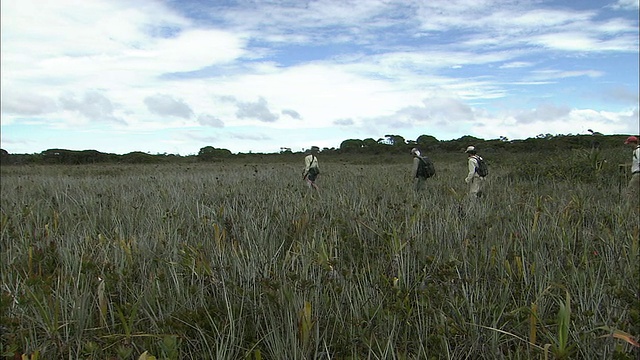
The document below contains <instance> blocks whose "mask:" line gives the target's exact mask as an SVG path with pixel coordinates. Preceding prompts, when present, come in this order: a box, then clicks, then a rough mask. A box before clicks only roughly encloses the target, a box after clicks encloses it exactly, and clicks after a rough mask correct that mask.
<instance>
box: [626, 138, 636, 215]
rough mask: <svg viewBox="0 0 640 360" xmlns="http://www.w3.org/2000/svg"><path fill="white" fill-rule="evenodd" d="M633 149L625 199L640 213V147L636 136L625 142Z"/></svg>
mask: <svg viewBox="0 0 640 360" xmlns="http://www.w3.org/2000/svg"><path fill="white" fill-rule="evenodd" d="M624 143H625V144H628V145H629V146H631V148H633V155H632V158H631V180H629V184H628V185H627V189H626V190H625V198H626V199H627V201H628V202H629V205H631V206H634V207H636V210H638V211H639V212H640V206H638V205H639V204H638V202H639V201H640V199H639V197H640V145H639V144H638V138H637V137H635V136H629V137H628V138H627V140H626V141H625V142H624Z"/></svg>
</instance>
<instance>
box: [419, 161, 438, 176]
mask: <svg viewBox="0 0 640 360" xmlns="http://www.w3.org/2000/svg"><path fill="white" fill-rule="evenodd" d="M418 159H420V162H419V163H418V171H417V172H416V176H417V177H422V178H430V177H432V176H433V175H435V174H436V167H435V166H434V165H433V161H431V159H429V158H428V157H426V156H418Z"/></svg>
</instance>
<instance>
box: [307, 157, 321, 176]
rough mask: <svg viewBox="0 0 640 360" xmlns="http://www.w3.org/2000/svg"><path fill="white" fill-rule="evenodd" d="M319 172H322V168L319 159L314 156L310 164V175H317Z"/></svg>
mask: <svg viewBox="0 0 640 360" xmlns="http://www.w3.org/2000/svg"><path fill="white" fill-rule="evenodd" d="M318 174H320V169H318V160H317V159H316V158H315V156H314V157H313V159H312V160H311V164H310V165H309V175H310V176H313V177H315V176H318Z"/></svg>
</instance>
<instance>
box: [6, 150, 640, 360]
mask: <svg viewBox="0 0 640 360" xmlns="http://www.w3.org/2000/svg"><path fill="white" fill-rule="evenodd" d="M486 155H487V156H485V157H486V158H487V159H488V160H489V163H490V166H491V174H490V176H489V179H488V180H487V181H486V191H485V193H486V196H485V197H484V198H482V199H479V200H477V201H469V200H468V199H466V198H465V196H464V195H465V184H464V183H463V178H464V176H465V171H466V162H465V160H466V159H465V157H464V155H459V154H457V155H446V156H445V155H441V156H436V157H435V159H434V160H435V161H436V167H437V169H438V174H437V176H436V177H435V178H432V179H430V180H429V181H428V184H427V185H428V188H427V189H426V190H425V191H424V192H422V193H418V194H416V193H415V192H414V191H413V189H412V182H411V179H409V178H408V173H409V170H410V167H411V158H410V157H409V156H408V155H407V156H406V157H398V158H396V159H391V161H387V162H388V163H386V164H380V163H378V164H366V163H365V162H363V163H361V164H358V163H357V162H355V163H354V162H344V161H340V160H339V159H337V158H336V159H332V160H331V161H323V158H322V155H320V156H319V159H320V163H321V170H322V174H321V175H320V179H319V181H318V184H319V186H320V188H321V189H320V192H319V193H317V194H314V193H312V192H311V191H310V190H309V189H307V188H306V187H305V184H304V182H303V181H302V180H301V175H300V173H301V166H302V159H300V162H299V163H297V162H296V163H273V164H267V165H255V164H240V163H228V164H221V163H217V164H190V165H186V164H181V165H168V164H167V165H145V166H142V165H141V166H133V165H102V166H91V165H85V166H3V167H2V169H1V175H2V192H1V195H2V196H1V214H0V216H1V217H0V245H1V252H0V260H1V261H0V266H1V270H2V273H1V280H2V283H1V286H2V288H1V295H2V298H1V299H2V302H1V321H0V322H1V326H2V341H1V346H2V349H0V350H1V352H2V354H1V355H2V356H4V357H5V358H10V359H13V358H20V356H21V355H23V354H25V356H26V357H23V358H26V359H38V358H39V359H137V358H143V359H144V358H147V359H149V358H153V357H156V358H159V359H545V358H549V359H568V358H580V359H591V358H593V359H612V358H614V359H637V358H638V356H639V354H640V352H639V349H638V347H637V346H635V345H634V341H635V340H634V339H633V338H632V337H631V336H634V337H635V339H637V338H638V335H640V315H639V310H640V289H639V283H640V273H639V272H640V270H639V266H640V257H639V245H638V238H639V231H640V224H639V220H638V217H637V215H636V214H633V213H632V212H631V211H630V210H629V208H628V207H627V206H625V203H624V201H622V199H621V197H620V182H621V181H622V179H621V177H620V176H619V174H618V169H617V164H618V163H619V162H624V160H627V159H626V157H625V156H626V155H629V156H630V154H627V153H626V152H615V153H614V152H612V153H611V154H604V153H603V154H599V155H598V157H594V156H593V154H591V153H587V152H576V151H573V152H567V153H563V154H562V153H561V154H556V155H553V156H548V157H537V158H536V157H534V156H523V155H506V154H502V155H500V156H497V155H496V156H494V158H493V159H492V158H491V155H490V154H486ZM607 157H608V160H607V162H604V161H602V159H605V158H607ZM387 160H389V159H387ZM523 163H524V164H523Z"/></svg>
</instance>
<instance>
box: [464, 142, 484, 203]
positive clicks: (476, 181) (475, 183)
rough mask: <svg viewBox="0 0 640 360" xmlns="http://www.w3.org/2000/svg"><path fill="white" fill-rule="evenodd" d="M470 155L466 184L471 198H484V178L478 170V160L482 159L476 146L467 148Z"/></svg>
mask: <svg viewBox="0 0 640 360" xmlns="http://www.w3.org/2000/svg"><path fill="white" fill-rule="evenodd" d="M465 153H467V155H468V160H467V164H468V168H469V172H468V173H467V177H466V178H465V179H464V182H465V183H467V184H469V197H471V198H477V197H480V196H482V189H481V188H482V183H483V182H484V178H482V177H480V175H478V172H477V171H476V169H477V168H478V160H477V159H478V158H479V157H480V156H479V155H478V154H477V152H476V148H475V147H474V146H469V147H467V150H466V151H465Z"/></svg>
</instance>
